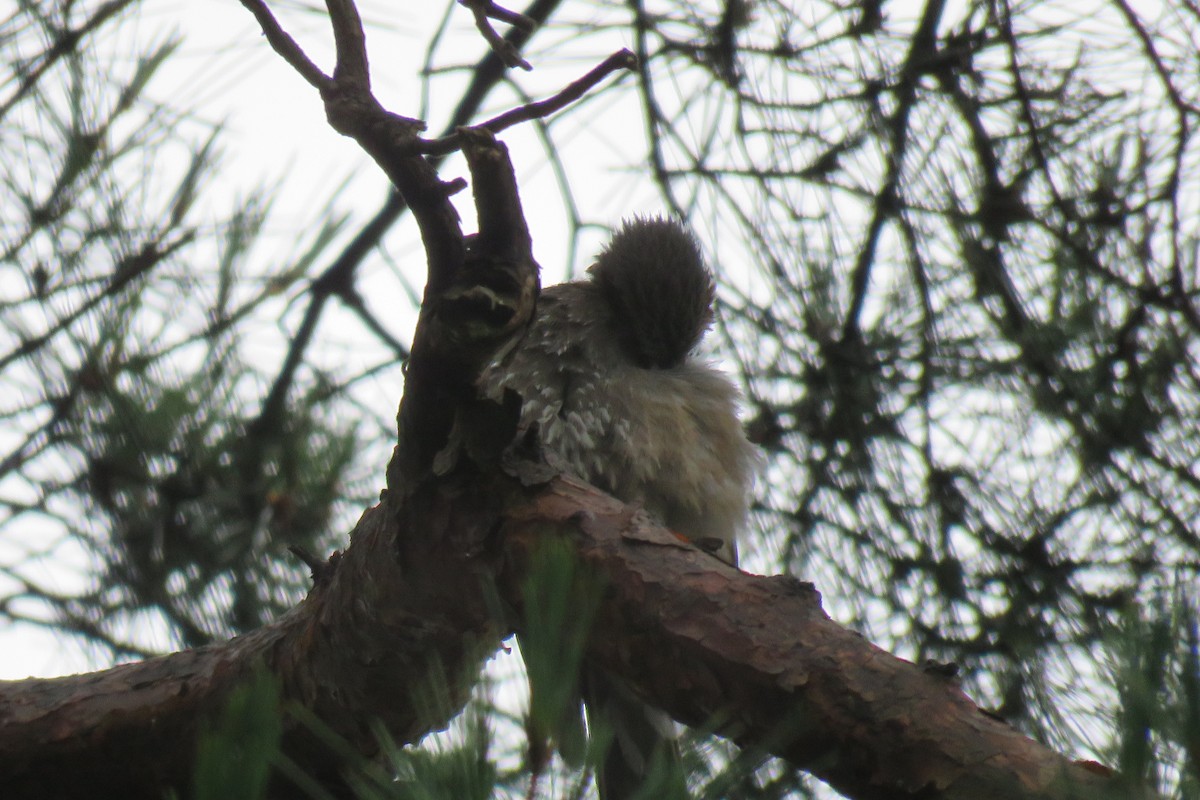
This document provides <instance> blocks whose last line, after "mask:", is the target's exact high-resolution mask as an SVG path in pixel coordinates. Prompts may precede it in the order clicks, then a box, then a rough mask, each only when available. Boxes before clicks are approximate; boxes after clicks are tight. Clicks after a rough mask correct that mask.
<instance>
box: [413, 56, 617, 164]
mask: <svg viewBox="0 0 1200 800" xmlns="http://www.w3.org/2000/svg"><path fill="white" fill-rule="evenodd" d="M636 68H637V57H636V56H634V54H633V53H632V52H631V51H629V50H620V51H618V52H616V53H613V54H612V55H611V56H609V57H608V58H606V59H604V61H602V62H600V64H599V65H597V66H596V67H595V68H594V69H592V70H591V71H590V72H588V74H586V75H584V76H583V77H582V78H580V79H579V80H577V81H575V82H573V83H570V84H568V85H567V87H566V88H564V89H563V90H562V91H561V92H559V93H558V94H556V95H554V96H553V97H548V98H546V99H545V100H539V101H537V102H535V103H528V104H526V105H523V106H519V107H518V108H514V109H512V110H510V111H505V112H504V113H503V114H501V115H500V116H498V117H493V118H492V119H489V120H488V121H487V122H485V123H483V124H482V125H479V126H478V127H480V128H484V129H486V130H488V131H490V132H492V133H499V132H500V131H502V130H506V129H507V128H511V127H512V126H514V125H519V124H520V123H522V122H529V121H530V120H535V119H542V118H543V117H548V116H550V115H551V114H553V113H554V112H556V111H559V110H561V109H563V108H565V107H566V106H568V105H570V104H571V103H574V102H575V101H576V100H578V99H579V98H581V97H583V96H584V95H585V94H587V92H588V91H589V90H590V89H592V87H594V86H595V85H596V84H598V83H600V81H602V80H604V78H606V77H607V76H608V75H610V74H611V73H613V72H616V71H617V70H619V69H636ZM415 146H416V147H417V149H418V151H419V152H421V153H424V154H426V155H439V156H440V155H446V154H447V153H453V152H454V151H455V150H458V149H459V148H460V147H461V146H462V139H461V137H460V135H459V134H458V133H454V134H451V135H450V136H443V137H442V138H440V139H425V140H418V141H417V142H416V143H415Z"/></svg>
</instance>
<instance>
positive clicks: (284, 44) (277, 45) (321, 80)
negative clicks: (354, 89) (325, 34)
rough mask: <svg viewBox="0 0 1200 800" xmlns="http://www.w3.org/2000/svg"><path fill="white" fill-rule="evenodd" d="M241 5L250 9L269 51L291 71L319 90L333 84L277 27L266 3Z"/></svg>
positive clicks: (244, 2) (249, 0) (244, 1)
mask: <svg viewBox="0 0 1200 800" xmlns="http://www.w3.org/2000/svg"><path fill="white" fill-rule="evenodd" d="M242 5H244V6H245V7H246V8H248V9H250V13H251V14H253V15H254V18H255V19H257V20H258V24H259V25H260V26H262V29H263V35H264V36H266V37H267V42H268V43H270V45H271V49H273V50H274V51H275V52H276V53H279V55H281V56H283V60H284V61H286V62H287V63H289V64H291V65H292V69H294V70H296V72H299V73H300V76H301V77H302V78H304V80H306V81H308V82H309V83H310V84H311V85H312V86H314V87H316V88H317V89H321V90H325V89H327V88H329V87H330V86H331V85H332V84H333V80H332V79H331V78H330V77H329V76H328V75H326V74H325V73H324V72H321V70H320V68H318V67H317V65H316V64H314V63H313V62H312V61H311V60H310V59H309V57H308V56H306V55H305V54H304V51H303V50H301V49H300V45H298V44H296V40H295V39H293V38H292V37H291V36H290V35H289V34H288V33H287V32H286V31H285V30H284V29H283V28H281V27H280V26H279V23H278V22H276V20H275V15H274V14H272V13H271V11H270V9H268V8H267V4H266V3H263V2H261V0H242Z"/></svg>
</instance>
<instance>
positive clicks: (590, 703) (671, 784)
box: [582, 667, 688, 800]
mask: <svg viewBox="0 0 1200 800" xmlns="http://www.w3.org/2000/svg"><path fill="white" fill-rule="evenodd" d="M582 691H583V702H584V704H585V705H586V706H587V716H588V727H589V729H590V730H591V735H592V737H594V739H600V740H607V744H608V746H607V748H606V749H605V750H604V752H603V755H602V758H601V761H600V763H599V765H598V766H597V768H596V783H597V788H598V789H599V793H600V800H632V799H633V798H635V797H640V798H655V799H656V800H665V799H666V798H685V797H687V796H688V795H687V784H686V781H685V780H684V777H683V770H682V765H681V763H680V758H679V751H678V745H677V743H676V741H675V734H674V728H673V725H672V723H671V720H670V718H669V717H667V715H666V714H664V713H663V712H661V711H659V710H658V709H656V708H652V707H650V706H648V705H646V703H645V702H643V701H642V700H641V699H640V698H638V697H637V696H636V695H634V694H633V692H632V691H630V690H629V688H628V687H626V686H625V685H624V684H623V683H621V682H620V680H619V679H617V678H614V677H612V676H610V675H608V674H606V673H604V672H602V671H600V670H599V669H597V668H595V667H584V674H583V685H582Z"/></svg>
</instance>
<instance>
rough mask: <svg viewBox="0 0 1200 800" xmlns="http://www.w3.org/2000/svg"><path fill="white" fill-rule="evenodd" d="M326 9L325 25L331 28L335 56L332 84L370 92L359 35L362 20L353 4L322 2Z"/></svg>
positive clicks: (363, 44) (336, 0) (349, 0)
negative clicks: (328, 24)
mask: <svg viewBox="0 0 1200 800" xmlns="http://www.w3.org/2000/svg"><path fill="white" fill-rule="evenodd" d="M325 7H326V8H328V9H329V21H330V23H331V24H332V25H333V44H334V49H335V51H336V52H337V66H336V67H334V69H333V77H334V80H335V81H337V82H338V83H341V82H342V81H352V82H354V83H355V84H358V85H361V86H362V87H363V88H370V86H371V74H370V70H369V68H368V66H367V39H366V36H365V35H364V34H363V27H362V19H361V18H360V17H359V15H358V7H357V6H355V5H354V2H353V0H325Z"/></svg>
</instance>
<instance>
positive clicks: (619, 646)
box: [0, 467, 1150, 800]
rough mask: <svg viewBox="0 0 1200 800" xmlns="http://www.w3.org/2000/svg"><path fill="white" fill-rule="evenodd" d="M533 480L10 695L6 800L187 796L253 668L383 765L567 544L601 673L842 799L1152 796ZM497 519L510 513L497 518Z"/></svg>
mask: <svg viewBox="0 0 1200 800" xmlns="http://www.w3.org/2000/svg"><path fill="white" fill-rule="evenodd" d="M525 475H526V482H527V483H531V484H532V485H531V486H530V487H529V488H527V489H521V484H520V482H518V481H516V480H513V479H511V478H508V477H506V476H497V477H495V478H494V479H493V480H492V482H490V483H488V482H484V484H482V485H480V486H479V487H478V488H480V489H482V490H483V491H481V492H478V493H476V494H475V495H474V496H475V497H476V498H478V502H477V503H470V502H464V501H465V500H466V498H465V497H464V496H463V495H460V494H458V493H455V492H437V493H435V499H433V500H432V501H431V502H429V503H428V504H427V505H426V507H425V511H423V512H422V513H423V514H425V515H427V516H426V517H425V518H424V519H422V520H420V521H419V523H420V525H421V526H422V530H423V531H424V532H426V533H430V534H433V535H431V536H422V537H420V539H422V540H425V541H427V542H431V544H428V545H425V546H422V547H421V549H420V550H419V551H418V549H417V548H416V546H414V545H408V546H402V547H400V548H397V546H396V543H397V541H398V540H402V541H410V542H411V541H414V540H415V539H416V538H417V537H412V536H406V535H405V534H406V528H405V527H403V526H402V525H401V524H398V523H397V522H396V521H395V520H396V517H395V516H394V515H392V514H390V513H389V507H388V504H387V502H386V501H385V502H384V503H383V504H381V505H380V506H377V507H375V508H373V509H371V510H370V511H368V512H367V514H366V515H364V517H363V519H362V521H361V522H360V523H359V526H358V528H357V529H356V531H355V534H354V543H353V544H352V545H351V547H350V548H349V549H348V550H347V551H346V553H345V554H343V556H342V557H341V558H340V559H339V560H338V563H337V567H336V569H335V570H334V572H333V574H332V575H331V576H330V577H329V579H328V580H327V581H326V580H324V579H322V580H321V581H319V582H318V585H317V586H316V587H315V588H314V590H313V592H312V594H310V596H309V598H308V599H307V600H305V601H304V602H303V603H302V604H301V605H300V606H298V607H297V608H296V609H295V610H294V611H293V612H291V613H289V614H288V615H287V616H286V617H284V618H283V619H281V620H280V621H279V622H278V623H276V624H274V625H271V626H269V627H267V628H264V629H262V630H259V631H256V632H254V633H252V634H249V635H247V636H243V637H239V638H237V639H234V640H232V641H231V642H229V643H227V644H225V645H221V646H218V647H211V648H205V649H203V650H196V651H191V652H184V653H178V654H175V655H171V656H166V657H164V658H160V659H154V660H151V661H147V662H143V663H140V664H132V665H127V666H122V667H117V668H115V669H112V670H108V671H106V672H101V673H96V674H93V675H80V676H75V677H72V678H59V679H53V680H43V681H38V680H29V681H15V682H10V683H7V684H4V685H3V686H2V687H0V787H3V789H4V795H3V796H5V797H51V796H53V797H94V796H97V795H98V794H111V795H119V796H124V797H151V796H153V797H158V796H161V793H162V791H163V789H164V788H165V787H166V786H171V785H174V786H180V785H181V784H182V782H184V781H186V779H187V777H188V775H189V769H190V759H191V757H192V753H193V749H192V747H191V742H192V739H193V738H194V735H195V731H196V728H197V722H198V720H200V719H202V718H203V717H204V716H205V715H206V714H208V713H211V712H212V711H213V710H214V709H215V708H218V707H219V706H220V704H221V702H222V700H223V698H224V697H225V696H226V694H227V693H228V691H229V690H230V688H231V687H232V686H234V685H235V684H236V683H237V682H238V681H240V680H243V679H244V678H245V677H247V676H248V675H249V674H250V673H251V671H252V669H253V668H254V665H255V664H256V663H265V664H266V665H267V666H268V668H269V669H271V670H273V671H274V672H275V673H276V674H277V675H278V676H279V677H280V678H281V680H282V683H283V687H284V698H285V700H291V701H297V702H300V703H303V704H304V705H305V706H307V707H308V708H310V709H311V710H312V711H314V712H315V713H316V714H317V715H318V716H319V717H320V718H321V719H322V720H323V721H324V722H325V723H326V724H328V725H329V726H330V727H332V728H333V729H334V730H335V731H337V732H338V733H339V734H341V735H342V736H344V737H346V738H347V739H349V740H350V741H351V742H352V743H353V744H354V745H355V746H356V747H357V748H358V749H359V750H360V752H363V753H365V754H371V753H373V752H374V749H375V743H374V741H373V739H372V737H371V735H370V733H369V731H368V727H367V725H368V723H369V721H371V720H372V719H380V720H382V721H383V722H384V723H385V724H386V725H387V727H388V729H389V730H390V731H391V732H392V733H393V735H394V736H395V737H396V738H397V739H398V740H399V741H405V742H411V741H416V740H417V739H419V738H420V737H421V735H423V734H424V733H425V732H427V731H430V730H434V729H437V728H440V727H441V726H442V725H443V724H444V722H445V720H446V719H447V718H448V715H449V714H450V713H452V712H453V711H454V710H455V709H456V708H457V707H458V706H459V705H461V703H463V702H464V701H465V692H466V690H467V689H468V688H469V684H470V681H471V679H472V678H473V677H474V675H475V674H476V671H477V669H478V667H479V664H480V660H481V658H482V657H486V656H487V655H489V654H490V653H492V652H493V651H494V649H495V648H496V647H497V646H498V645H499V642H500V638H501V636H502V635H503V634H504V633H505V632H507V630H508V629H509V625H508V623H506V622H503V621H500V620H495V619H492V618H491V617H490V616H489V614H488V610H487V608H486V605H485V603H484V602H483V591H482V589H483V587H484V586H485V585H492V583H491V581H492V578H491V576H492V575H494V576H495V578H496V583H495V584H494V585H495V586H496V587H497V588H498V589H499V590H500V592H501V597H502V599H503V600H504V601H505V602H506V604H509V605H510V606H511V607H512V608H514V609H519V607H520V604H521V597H520V593H519V590H518V587H519V586H520V585H521V578H522V576H523V568H522V565H523V564H524V563H526V561H527V559H528V556H529V554H530V552H531V550H532V548H533V547H534V546H535V545H536V544H537V542H538V541H539V539H540V538H541V537H545V536H566V537H569V538H570V539H571V540H572V541H573V542H575V544H576V545H577V549H578V552H579V553H580V557H581V559H582V560H583V562H584V563H585V564H587V565H589V566H590V567H591V568H593V569H594V570H596V571H597V572H598V573H600V574H601V575H603V576H604V578H605V580H606V581H607V587H608V588H607V591H606V593H605V597H604V601H603V604H602V606H601V609H600V613H599V616H598V618H597V622H596V627H595V629H594V631H593V635H592V642H591V644H590V647H589V656H590V657H592V658H595V659H597V660H598V661H600V662H601V663H603V664H604V666H605V667H606V668H607V669H609V670H612V671H614V672H617V673H619V674H621V675H622V676H624V677H625V678H626V679H627V680H628V681H629V682H630V684H631V685H633V686H635V687H636V688H637V689H638V691H639V692H641V693H642V695H643V697H645V698H646V699H647V700H649V701H652V702H653V703H654V704H655V705H657V706H659V707H661V708H663V709H664V710H666V711H667V712H668V713H670V714H671V715H672V716H674V717H675V718H677V719H679V720H680V721H682V722H685V723H688V724H692V725H703V726H709V727H713V728H715V730H716V731H717V732H718V733H720V734H722V735H725V736H729V737H730V738H732V739H733V740H734V741H736V742H737V743H738V744H739V745H741V746H743V747H752V748H755V749H757V750H761V751H763V752H770V753H773V754H775V755H778V756H780V757H781V758H784V759H786V760H787V761H788V762H789V763H791V764H793V765H794V766H795V767H796V768H798V769H804V770H807V771H809V772H812V773H813V774H814V775H816V776H817V777H819V778H821V779H822V780H825V781H827V782H829V783H830V784H831V785H833V786H834V787H836V788H837V789H839V790H840V791H841V792H843V793H845V794H846V795H847V796H848V797H854V798H915V797H920V798H964V799H968V798H969V799H970V800H989V798H1074V797H1088V798H1132V797H1139V796H1146V797H1148V796H1150V795H1149V794H1148V793H1143V792H1141V791H1140V790H1138V789H1134V788H1131V787H1130V786H1128V785H1127V784H1124V783H1122V782H1121V781H1120V779H1119V778H1118V777H1116V776H1113V775H1111V774H1106V773H1105V771H1103V770H1097V769H1096V768H1095V767H1094V766H1093V767H1091V768H1089V767H1088V766H1087V765H1080V764H1076V763H1072V762H1071V761H1069V760H1068V759H1066V758H1065V757H1063V756H1060V755H1058V754H1056V753H1054V752H1052V751H1050V750H1048V749H1047V748H1045V747H1043V746H1041V745H1039V744H1037V743H1036V742H1034V741H1032V740H1030V739H1028V738H1027V737H1025V736H1023V735H1022V734H1020V733H1019V732H1018V731H1016V730H1014V729H1012V728H1011V727H1009V726H1008V725H1006V724H1005V723H1003V722H1000V721H998V720H996V719H994V718H992V717H990V716H988V715H987V714H985V713H983V712H981V711H980V710H979V709H978V708H977V707H976V706H975V705H974V704H973V703H972V702H971V701H970V700H969V699H968V698H967V697H966V696H965V695H964V694H963V693H962V692H961V690H959V688H958V687H957V685H956V684H955V683H954V682H953V681H952V680H949V679H947V678H946V677H944V676H943V675H941V674H940V673H939V671H938V670H926V669H922V668H920V667H918V666H916V665H914V664H911V663H909V662H906V661H903V660H902V659H898V658H895V657H894V656H891V655H889V654H887V653H885V652H884V651H882V650H880V649H879V648H877V647H875V646H874V645H872V644H870V643H869V642H867V641H866V640H864V639H863V638H862V637H861V636H859V635H858V634H856V633H854V632H853V631H850V630H847V629H844V628H842V627H840V626H838V625H837V624H836V623H834V622H832V621H831V620H830V619H829V618H828V617H827V616H826V615H825V613H824V612H823V611H822V609H821V607H820V598H819V596H818V594H817V592H816V591H815V589H813V587H812V586H811V585H810V584H806V583H802V582H800V581H798V580H795V579H793V578H789V577H785V576H775V577H761V576H753V575H748V574H746V573H742V572H739V571H737V570H735V569H733V568H732V567H729V566H727V565H725V564H723V563H721V562H720V561H719V560H718V559H716V558H714V557H712V556H710V555H708V554H706V553H703V552H701V551H700V550H698V549H696V548H694V547H692V546H690V545H688V544H686V543H684V542H681V541H680V540H679V539H677V538H676V537H675V536H674V535H673V534H671V533H669V532H667V531H665V530H663V529H659V528H654V527H652V526H649V525H647V524H646V521H645V517H644V515H642V514H641V513H640V512H637V511H635V510H633V509H630V508H628V507H626V506H623V505H621V504H620V503H618V502H617V501H615V500H612V499H610V498H608V497H605V496H604V495H601V494H599V493H597V492H596V491H595V490H593V489H591V488H589V487H586V486H584V485H582V484H579V483H577V482H575V481H573V480H570V479H554V480H552V481H551V482H550V483H549V484H542V483H541V481H542V479H543V478H544V477H545V473H544V472H542V471H540V470H538V469H537V468H536V467H532V468H527V472H526V473H525ZM529 476H532V480H530V479H529ZM522 495H524V496H522ZM494 502H504V503H508V504H510V505H512V510H511V511H510V512H508V513H507V514H505V515H503V517H501V516H499V515H498V512H497V511H496V509H495V507H494V506H493V503H494ZM497 523H500V525H499V527H497ZM406 524H407V523H406ZM412 524H417V523H416V521H413V522H412ZM434 665H436V666H434ZM443 677H445V678H447V680H448V685H449V686H450V687H451V688H452V690H455V691H452V692H451V701H450V703H449V704H447V705H445V706H443V707H441V708H437V709H431V708H430V707H429V704H428V698H429V697H430V695H431V693H430V692H429V691H428V687H429V686H431V685H434V684H433V683H431V681H438V680H440V679H441V678H443ZM284 746H285V752H286V754H287V755H288V756H289V757H291V758H292V759H293V760H294V761H296V762H297V763H299V764H301V765H303V766H304V767H305V768H306V769H308V770H309V771H311V772H312V773H313V774H315V775H317V776H319V777H321V778H322V779H323V780H325V781H326V782H327V783H336V776H337V770H338V767H339V762H338V760H337V758H336V756H335V755H334V754H333V753H331V752H329V751H328V750H327V749H326V748H324V747H323V746H321V745H320V744H318V743H317V742H316V740H315V739H313V738H312V737H311V736H310V735H309V734H308V732H307V729H306V728H304V726H302V725H299V724H296V723H292V722H289V723H288V726H287V734H286V736H285V742H284Z"/></svg>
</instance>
